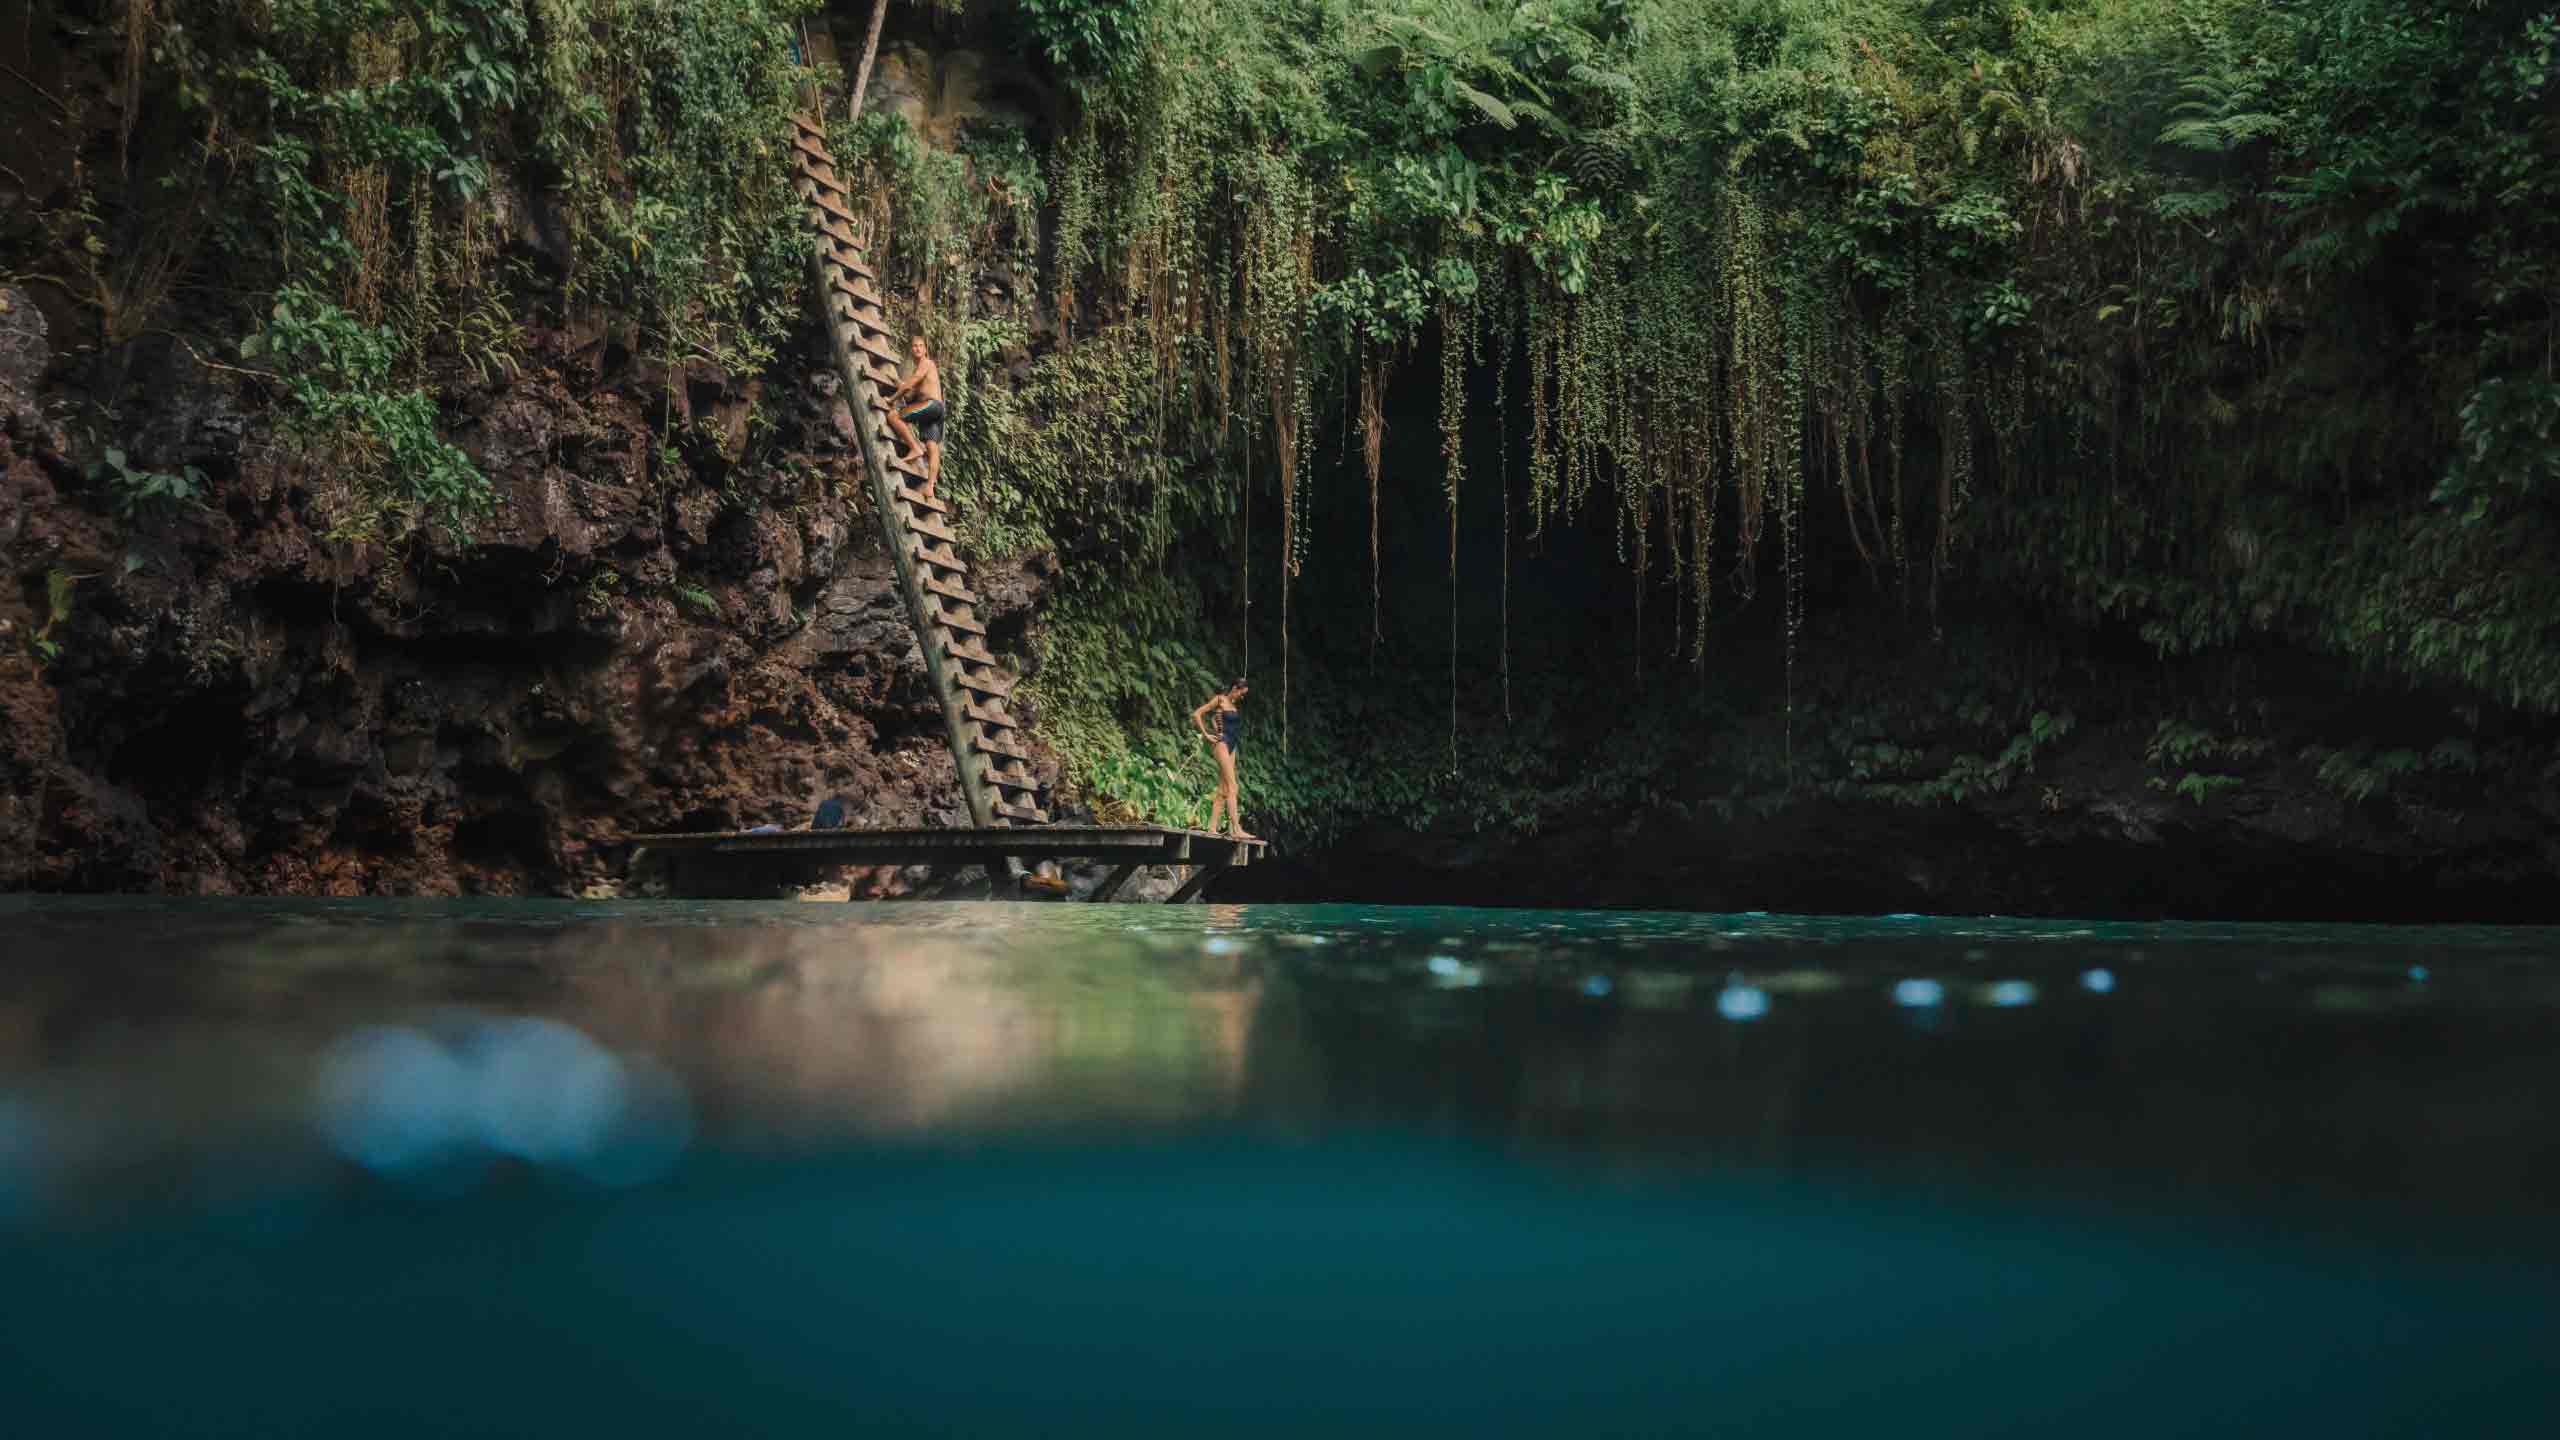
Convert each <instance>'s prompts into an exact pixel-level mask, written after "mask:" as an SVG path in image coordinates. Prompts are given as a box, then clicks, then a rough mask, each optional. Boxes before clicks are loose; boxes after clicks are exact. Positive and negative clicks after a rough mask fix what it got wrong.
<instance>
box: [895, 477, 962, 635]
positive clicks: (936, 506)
mask: <svg viewBox="0 0 2560 1440" xmlns="http://www.w3.org/2000/svg"><path fill="white" fill-rule="evenodd" d="M898 498H899V499H901V500H904V501H906V502H907V503H908V504H910V505H913V506H914V507H916V508H917V509H919V510H930V511H932V512H933V513H934V514H936V515H948V514H950V513H951V507H950V506H948V505H946V504H944V503H942V497H941V496H939V495H927V494H925V493H924V492H923V491H921V490H910V489H908V488H907V487H905V486H904V485H901V486H899V487H898ZM951 598H952V599H954V600H966V601H968V602H969V603H970V604H972V605H975V604H977V603H978V597H977V596H975V595H971V594H968V593H966V592H963V593H961V594H958V595H954V596H952V597H951Z"/></svg>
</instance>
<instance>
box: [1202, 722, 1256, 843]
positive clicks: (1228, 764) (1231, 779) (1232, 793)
mask: <svg viewBox="0 0 2560 1440" xmlns="http://www.w3.org/2000/svg"><path fill="white" fill-rule="evenodd" d="M1218 797H1219V798H1220V799H1222V800H1224V801H1226V802H1227V838H1228V839H1230V840H1259V839H1261V838H1262V837H1261V836H1259V835H1251V834H1247V833H1246V831H1245V828H1244V805H1243V804H1242V803H1241V802H1240V801H1238V800H1237V799H1236V752H1234V751H1233V750H1230V749H1228V748H1227V747H1226V746H1224V745H1221V746H1219V747H1218ZM1217 828H1218V811H1217V807H1216V806H1214V805H1212V806H1211V807H1210V809H1209V829H1210V830H1211V831H1212V832H1213V833H1214V832H1215V831H1216V830H1217Z"/></svg>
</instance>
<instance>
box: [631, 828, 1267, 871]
mask: <svg viewBox="0 0 2560 1440" xmlns="http://www.w3.org/2000/svg"><path fill="white" fill-rule="evenodd" d="M630 843H631V844H633V845H635V846H638V847H640V848H643V849H648V850H666V851H691V852H695V853H704V854H714V855H756V854H792V855H826V856H841V857H842V858H843V859H844V860H845V861H846V862H847V863H854V864H901V865H918V864H924V865H929V864H937V863H941V864H963V865H966V864H983V863H985V862H986V861H987V860H989V859H991V858H1000V857H1003V856H1007V855H1010V856H1014V857H1016V858H1019V859H1025V860H1098V861H1110V862H1113V863H1117V864H1127V863H1129V862H1131V861H1135V862H1137V863H1139V864H1144V865H1168V864H1185V863H1189V861H1190V857H1191V855H1192V854H1193V847H1195V846H1197V847H1199V853H1201V854H1204V855H1214V856H1218V857H1220V858H1221V859H1222V860H1223V859H1225V857H1226V856H1228V855H1229V854H1230V853H1233V852H1234V851H1236V849H1237V842H1235V841H1231V840H1228V839H1227V838H1226V837H1225V836H1223V835H1211V834H1209V833H1208V832H1207V831H1203V830H1175V829H1170V828H1165V827H1161V826H1121V827H1105V826H1086V825H1045V826H1042V827H1040V828H1039V829H1036V830H1034V829H1011V828H1007V827H1003V826H990V827H988V828H986V829H976V828H967V829H945V830H936V829H902V830H767V831H762V832H758V831H747V830H723V831H685V832H679V833H675V834H667V835H634V836H632V837H631V838H630ZM1241 849H1242V851H1243V853H1245V854H1247V855H1249V856H1251V857H1252V858H1260V856H1261V852H1262V842H1260V841H1248V842H1244V843H1243V845H1242V847H1241ZM1247 863H1249V861H1248V862H1247ZM1221 868H1223V867H1221Z"/></svg>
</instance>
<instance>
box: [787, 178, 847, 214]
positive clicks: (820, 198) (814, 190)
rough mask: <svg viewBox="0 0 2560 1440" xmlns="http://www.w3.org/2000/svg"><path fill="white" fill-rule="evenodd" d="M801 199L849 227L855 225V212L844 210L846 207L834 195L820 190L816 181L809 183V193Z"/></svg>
mask: <svg viewBox="0 0 2560 1440" xmlns="http://www.w3.org/2000/svg"><path fill="white" fill-rule="evenodd" d="M802 178H804V179H805V178H807V177H805V176H804V177H802ZM800 198H802V199H804V200H806V201H808V202H809V204H810V205H811V206H813V207H815V208H816V209H817V210H819V211H821V212H823V213H824V214H826V215H828V216H831V217H833V218H834V219H837V220H841V221H843V222H844V223H845V224H847V225H851V224H852V223H853V212H852V211H850V210H847V209H846V208H844V205H843V204H842V203H841V202H840V201H838V200H837V199H836V198H835V197H834V196H833V195H830V194H828V193H827V192H826V191H825V190H823V189H821V188H819V186H818V182H817V181H815V180H810V181H809V193H808V194H806V195H803V196H802V197H800Z"/></svg>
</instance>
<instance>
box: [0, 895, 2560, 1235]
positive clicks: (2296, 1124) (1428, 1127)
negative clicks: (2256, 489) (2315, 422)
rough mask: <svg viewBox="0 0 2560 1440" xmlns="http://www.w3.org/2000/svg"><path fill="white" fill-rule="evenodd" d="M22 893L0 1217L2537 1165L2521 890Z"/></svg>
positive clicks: (2450, 1170) (2392, 1201) (2449, 1198)
mask: <svg viewBox="0 0 2560 1440" xmlns="http://www.w3.org/2000/svg"><path fill="white" fill-rule="evenodd" d="M12 903H13V905H14V913H0V923H9V924H10V925H11V929H12V932H13V942H14V949H13V954H12V957H11V959H12V965H11V969H10V972H9V974H10V979H11V988H10V989H9V990H8V991H7V992H6V993H5V995H0V1213H5V1212H6V1211H7V1210H9V1209H11V1208H15V1209H18V1210H21V1211H23V1210H25V1209H27V1208H28V1207H29V1206H30V1205H34V1204H39V1203H46V1202H50V1203H54V1204H56V1205H57V1206H58V1205H62V1204H70V1205H77V1204H79V1203H82V1202H83V1201H85V1200H86V1199H87V1198H91V1197H93V1196H94V1195H95V1194H96V1193H98V1192H99V1191H100V1190H101V1189H104V1188H112V1187H115V1186H119V1185H125V1186H129V1185H131V1184H133V1183H134V1181H135V1177H137V1176H143V1177H148V1180H149V1183H150V1185H151V1186H153V1187H156V1188H157V1189H160V1190H164V1191H169V1192H170V1193H179V1192H184V1191H185V1190H186V1189H187V1187H188V1186H190V1185H200V1184H202V1183H206V1182H205V1177H206V1176H207V1174H208V1173H210V1172H211V1171H212V1169H214V1168H215V1167H218V1166H229V1167H231V1168H232V1169H235V1170H236V1169H238V1168H239V1167H240V1166H241V1164H242V1163H243V1161H242V1157H252V1160H251V1162H250V1163H252V1164H253V1165H254V1166H256V1167H265V1168H266V1169H268V1170H271V1171H272V1173H274V1174H276V1175H279V1176H284V1177H296V1176H299V1177H304V1178H308V1177H310V1176H312V1175H314V1174H319V1173H326V1172H325V1171H322V1170H315V1169H314V1167H316V1166H324V1165H327V1164H331V1163H335V1164H342V1165H345V1166H349V1167H353V1168H355V1169H358V1170H362V1171H364V1172H368V1173H374V1174H380V1175H385V1176H392V1177H403V1178H407V1177H417V1176H424V1177H430V1178H433V1179H435V1180H436V1182H437V1183H448V1182H449V1181H450V1180H451V1179H452V1177H453V1176H455V1175H457V1174H461V1175H466V1176H469V1175H480V1174H482V1173H484V1172H486V1173H500V1174H503V1173H506V1172H507V1171H508V1170H510V1169H511V1168H512V1169H532V1170H537V1171H544V1172H556V1173H559V1174H562V1175H565V1176H581V1177H585V1178H587V1179H590V1180H594V1181H600V1182H604V1183H609V1184H630V1183H636V1182H639V1181H643V1180H646V1179H648V1178H650V1177H652V1176H655V1175H657V1174H660V1173H663V1172H664V1171H665V1170H666V1169H667V1168H668V1167H669V1166H670V1165H672V1164H675V1163H677V1161H678V1159H679V1157H680V1156H681V1155H682V1154H684V1153H685V1152H686V1149H687V1147H695V1148H699V1147H702V1146H711V1147H716V1148H721V1149H735V1148H748V1149H774V1148H794V1149H805V1148H813V1147H823V1146H830V1145H837V1144H842V1143H846V1142H853V1141H866V1142H872V1141H882V1140H893V1139H901V1138H905V1139H916V1138H934V1139H953V1138H971V1139H977V1140H993V1139H999V1138H1002V1137H1013V1136H1023V1135H1032V1134H1040V1135H1060V1134H1066V1135H1083V1136H1092V1135H1110V1136H1125V1135H1132V1134H1176V1133H1181V1134H1190V1133H1199V1132H1204V1131H1209V1132H1232V1133H1237V1134H1242V1135H1248V1136H1272V1135H1287V1136H1301V1135H1321V1134H1327V1133H1340V1132H1346V1131H1364V1130H1369V1129H1374V1128H1378V1127H1385V1128H1390V1129H1398V1130H1413V1131H1418V1132H1422V1133H1433V1134H1447V1135H1453V1136H1462V1137H1468V1138H1472V1139H1476V1140H1483V1141H1490V1142H1494V1143H1499V1144H1505V1145H1514V1146H1526V1147H1534V1148H1537V1149H1539V1150H1541V1151H1544V1152H1549V1153H1553V1152H1558V1151H1562V1152H1569V1153H1571V1154H1573V1155H1574V1156H1576V1157H1579V1158H1578V1159H1577V1163H1584V1162H1587V1161H1589V1160H1592V1159H1595V1158H1600V1157H1608V1158H1609V1161H1610V1163H1616V1161H1617V1160H1618V1159H1621V1158H1638V1157H1640V1158H1641V1159H1643V1160H1644V1161H1645V1162H1646V1163H1651V1164H1661V1163H1673V1164H1680V1165H1694V1164H1709V1165H1727V1164H1749V1165H1757V1166H1779V1167H1788V1168H1795V1167H1830V1168H1834V1169H1837V1168H1849V1169H1857V1170H1876V1171H1888V1170H1912V1169H1917V1170H1920V1171H1924V1172H1927V1173H1931V1174H1992V1175H1999V1176H2004V1177H2009V1178H2010V1179H2011V1180H2021V1179H2022V1180H2023V1181H2024V1182H2025V1183H2032V1184H2036V1185H2046V1186H2063V1187H2080V1188H2107V1187H2130V1188H2131V1189H2134V1190H2142V1191H2150V1192H2159V1193H2173V1192H2179V1191H2183V1190H2193V1189H2197V1188H2199V1187H2201V1188H2202V1189H2205V1190H2209V1191H2212V1192H2214V1193H2222V1194H2230V1195H2235V1196H2251V1195H2259V1196H2274V1195H2279V1194H2294V1193H2300V1192H2302V1191H2304V1190H2306V1189H2308V1190H2310V1191H2314V1192H2320V1193H2327V1194H2331V1195H2334V1196H2337V1197H2340V1198H2342V1199H2345V1200H2352V1201H2354V1202H2357V1203H2363V1204H2375V1203H2380V1204H2384V1205H2388V1206H2397V1207H2405V1208H2409V1209H2411V1210H2413V1211H2422V1212H2428V1213H2456V1212H2460V1213H2472V1212H2499V1213H2526V1212H2531V1211H2534V1210H2536V1209H2537V1208H2540V1207H2545V1206H2547V1205H2548V1204H2549V1203H2550V1202H2551V1201H2552V1200H2553V1198H2555V1196H2556V1195H2560V1127H2555V1126H2554V1125H2553V1123H2552V1122H2553V1121H2554V1120H2555V1119H2560V1113H2555V1110H2554V1106H2555V1103H2560V1102H2555V1100H2554V1099H2553V1098H2552V1097H2554V1096H2555V1095H2560V1044H2555V1043H2553V1042H2554V1041H2555V1040H2560V1024H2555V1017H2560V976H2555V972H2554V969H2553V966H2552V964H2551V960H2550V954H2551V948H2550V946H2549V943H2548V937H2546V936H2542V935H2538V934H2532V933H2525V932H2425V933H2416V934H2410V933H2403V932H2372V931H2364V932H2348V931H2336V930H2285V931H2255V930H2236V929H2232V928H2230V927H2223V928H2220V929H2215V928H2212V927H2183V928H2182V927H2139V928H2131V927H2109V926H2093V927H2073V928H2072V929H2071V930H2070V931H2068V932H2057V931H2056V930H2055V928H2054V927H2053V926H2051V925H2050V924H2049V923H2037V924H2019V925H2008V924H2006V923H2005V922H1989V921H1963V922H1927V921H1918V920H1894V921H1891V922H1889V923H1888V922H1863V924H1861V923H1859V922H1841V921H1830V920H1818V919H1808V918H1806V917H1790V916H1754V917H1732V916H1723V917H1683V916H1664V915H1657V914H1645V915H1595V916H1559V915H1555V914H1552V913H1545V914H1535V915H1519V914H1505V913H1500V912H1448V911H1415V912H1389V911H1368V910H1344V909H1327V908H1310V909H1267V908H1266V909H1253V908H1246V907H1236V906H1212V907H1197V908H1193V909H1188V910H1167V909H1163V908H1161V907H1158V908H1149V907H1139V906H1114V907H1083V908H1078V907H1067V906H963V905H916V906H907V907H869V906H825V907H819V906H801V907H788V906H781V907H759V906H734V905H732V906H658V907H652V906H639V905H618V906H593V905H571V906H552V907H546V906H540V905H523V904H517V905H510V906H489V907H469V906H460V907H456V906H445V907H418V906H371V907H366V906H310V905H287V904H275V905H266V904H254V905H222V906H181V905H166V904H158V903H142V904H113V905H86V906H84V905H68V906H62V905H30V904H27V903H25V902H12ZM2413 950H2415V951H2416V952H2417V953H2423V954H2424V955H2425V956H2426V957H2427V958H2426V960H2425V961H2424V962H2422V963H2421V962H2413V961H2412V959H2411V955H2412V952H2413ZM2136 982H2138V983H2136ZM332 1157H334V1159H333V1158H332ZM297 1183H298V1182H297Z"/></svg>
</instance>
